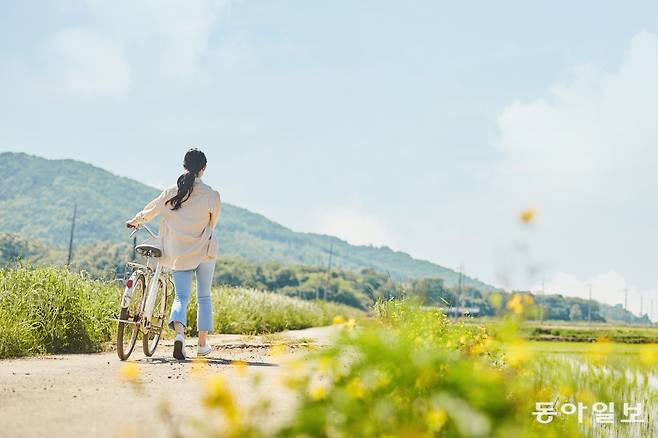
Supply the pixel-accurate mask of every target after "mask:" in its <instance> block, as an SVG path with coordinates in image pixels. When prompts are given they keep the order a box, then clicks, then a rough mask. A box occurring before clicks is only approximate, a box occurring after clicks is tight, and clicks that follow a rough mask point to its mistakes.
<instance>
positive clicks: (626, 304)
mask: <svg viewBox="0 0 658 438" xmlns="http://www.w3.org/2000/svg"><path fill="white" fill-rule="evenodd" d="M624 310H625V311H626V315H625V316H626V324H628V323H630V315H629V314H628V288H626V289H624Z"/></svg>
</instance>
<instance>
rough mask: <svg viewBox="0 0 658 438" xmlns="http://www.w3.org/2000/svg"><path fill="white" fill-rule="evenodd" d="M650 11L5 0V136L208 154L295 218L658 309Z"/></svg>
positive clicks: (657, 13)
mask: <svg viewBox="0 0 658 438" xmlns="http://www.w3.org/2000/svg"><path fill="white" fill-rule="evenodd" d="M657 9H658V6H656V4H655V3H653V2H633V7H630V6H628V4H623V3H621V2H600V1H598V2H593V1H592V2H576V3H574V2H560V1H556V2H544V4H537V3H534V4H530V3H528V2H520V1H519V2H458V3H455V2H429V1H427V2H413V5H409V4H406V2H382V1H378V2H370V1H363V2H353V1H331V2H308V1H301V0H300V1H271V2H266V1H187V2H182V1H155V0H152V1H142V2H129V1H124V0H120V1H115V2H102V1H91V0H88V1H52V2H33V1H22V2H3V3H2V4H1V5H0V81H1V83H2V86H1V87H0V150H12V151H24V152H29V153H33V154H37V155H41V156H45V157H49V158H76V159H79V160H83V161H87V162H91V163H93V164H95V165H97V166H100V167H104V168H106V169H109V170H111V171H112V172H115V173H117V174H121V175H125V176H131V177H134V178H136V179H138V180H141V181H143V182H146V183H148V184H151V185H154V186H157V187H164V186H167V185H169V184H171V183H172V182H173V181H174V180H175V178H176V177H177V175H178V173H179V172H180V161H181V156H182V154H183V153H184V151H185V150H186V148H187V147H189V146H199V147H201V148H203V149H204V150H205V151H206V152H207V155H208V158H209V161H210V164H209V168H208V172H207V176H206V178H205V179H206V181H207V182H209V183H210V184H212V185H213V186H215V187H217V188H218V189H219V190H220V191H221V192H222V195H223V198H224V200H226V201H227V202H231V203H234V204H236V205H240V206H243V207H246V208H249V209H251V210H254V211H257V212H260V213H262V214H264V215H266V216H268V217H270V218H271V219H274V220H276V221H278V222H280V223H282V224H284V225H286V226H289V227H291V228H293V229H295V230H300V231H315V232H324V233H330V234H336V235H338V236H340V237H343V238H345V239H347V240H348V241H350V242H353V243H373V244H376V245H383V244H386V245H389V246H391V247H393V248H395V249H400V250H404V251H407V252H410V253H411V254H412V255H414V256H417V257H422V258H426V259H429V260H432V261H435V262H437V263H440V264H442V265H446V266H449V267H452V268H455V269H458V268H459V266H460V265H462V266H463V267H464V269H465V271H466V272H467V273H469V274H471V275H474V276H477V277H480V278H482V279H484V280H486V281H489V282H491V283H494V284H497V285H500V286H504V287H508V288H537V287H539V285H540V284H541V283H542V280H543V281H544V284H545V287H546V289H547V291H549V292H565V293H569V294H572V295H580V296H583V294H584V293H585V290H586V288H587V286H588V285H589V284H592V285H593V287H594V294H595V297H598V298H600V299H602V300H605V301H607V302H611V303H615V302H621V301H622V300H623V293H622V290H623V289H624V288H626V287H628V288H629V289H630V290H631V293H630V301H631V309H632V310H634V311H636V312H637V311H639V297H640V295H641V294H643V295H644V296H645V299H644V302H645V309H644V310H645V311H647V310H648V306H649V303H650V300H651V299H652V298H655V299H656V303H655V306H654V307H655V309H654V310H655V311H656V313H658V294H657V293H656V292H655V291H656V290H657V289H658V288H657V285H658V273H657V272H656V269H655V258H656V257H655V255H654V253H655V252H656V248H658V238H656V229H655V226H654V225H655V222H656V220H655V218H656V213H658V209H657V208H656V206H655V202H654V199H653V198H654V196H655V193H656V191H655V189H656V188H657V186H658V177H657V176H655V169H656V165H657V164H658V148H656V145H657V144H658V128H657V126H658V123H656V121H655V115H656V114H657V113H658V111H656V110H658V84H657V81H658V44H657V42H656V35H657V34H658V10H657ZM137 162H142V163H145V165H146V167H147V168H148V169H149V172H148V173H147V174H144V173H143V171H139V172H138V171H137V170H136V168H135V163H137ZM526 208H534V209H536V211H537V218H536V222H535V223H534V224H533V225H532V226H530V227H524V226H522V225H521V224H520V223H519V221H518V213H519V212H520V211H522V210H523V209H526ZM633 306H635V307H633Z"/></svg>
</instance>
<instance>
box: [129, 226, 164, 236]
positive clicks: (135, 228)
mask: <svg viewBox="0 0 658 438" xmlns="http://www.w3.org/2000/svg"><path fill="white" fill-rule="evenodd" d="M140 228H144V229H145V230H146V231H147V232H148V233H149V234H150V235H151V237H153V238H154V239H157V238H158V236H157V234H155V233H154V232H153V231H151V229H150V228H149V227H148V226H146V224H142V225H137V226H136V227H134V230H133V232H132V233H130V237H128V238H129V239H130V238H132V237H133V236H134V235H135V233H136V232H138V231H139V229H140Z"/></svg>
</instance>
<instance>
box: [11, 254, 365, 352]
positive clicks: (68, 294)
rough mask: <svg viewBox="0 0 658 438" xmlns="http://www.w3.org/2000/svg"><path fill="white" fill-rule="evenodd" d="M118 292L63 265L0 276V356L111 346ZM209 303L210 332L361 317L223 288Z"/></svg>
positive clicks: (192, 311) (268, 329)
mask: <svg viewBox="0 0 658 438" xmlns="http://www.w3.org/2000/svg"><path fill="white" fill-rule="evenodd" d="M122 290H123V285H121V284H119V283H118V282H116V281H113V282H110V281H100V280H92V279H89V278H87V277H85V276H84V275H82V274H76V273H72V272H69V271H68V270H67V269H66V268H63V267H59V268H57V267H44V266H41V267H31V266H26V265H17V266H14V267H11V268H5V269H2V270H0V358H8V357H20V356H30V355H37V354H46V353H91V352H98V351H101V350H102V349H103V348H104V347H105V345H106V344H107V343H108V342H114V337H115V334H116V333H115V331H116V322H114V321H112V320H111V318H113V317H114V315H115V314H116V313H117V312H118V307H119V298H120V294H121V292H122ZM213 305H214V307H215V310H214V315H215V327H216V332H217V333H238V334H259V333H272V332H277V331H281V330H288V329H300V328H306V327H312V326H321V325H328V324H331V322H332V320H333V319H334V317H335V316H336V315H342V316H344V317H349V318H358V317H360V316H363V315H364V313H363V312H360V311H358V310H356V309H354V308H351V307H347V306H342V305H339V304H335V303H326V302H316V301H302V300H298V299H295V298H290V297H285V296H282V295H276V294H272V293H267V292H260V291H256V290H250V289H242V288H234V287H226V286H225V287H219V288H215V289H214V290H213ZM195 307H196V306H195V305H194V304H192V305H190V307H189V308H188V316H189V318H190V319H189V321H188V332H189V333H190V334H195V332H196V330H195V325H196V308H195ZM168 332H169V331H167V333H168ZM168 334H170V333H168Z"/></svg>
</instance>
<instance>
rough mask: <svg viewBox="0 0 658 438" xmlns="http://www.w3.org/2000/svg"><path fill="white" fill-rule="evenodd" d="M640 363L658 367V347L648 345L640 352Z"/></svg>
mask: <svg viewBox="0 0 658 438" xmlns="http://www.w3.org/2000/svg"><path fill="white" fill-rule="evenodd" d="M640 361H641V362H642V364H643V365H646V366H649V367H650V366H654V365H658V346H656V345H654V344H647V345H645V346H644V347H642V349H641V350H640Z"/></svg>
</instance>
